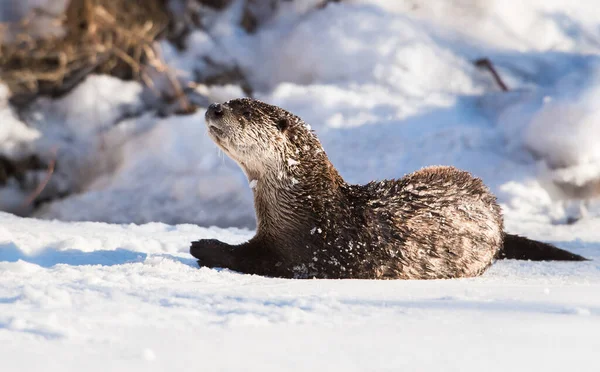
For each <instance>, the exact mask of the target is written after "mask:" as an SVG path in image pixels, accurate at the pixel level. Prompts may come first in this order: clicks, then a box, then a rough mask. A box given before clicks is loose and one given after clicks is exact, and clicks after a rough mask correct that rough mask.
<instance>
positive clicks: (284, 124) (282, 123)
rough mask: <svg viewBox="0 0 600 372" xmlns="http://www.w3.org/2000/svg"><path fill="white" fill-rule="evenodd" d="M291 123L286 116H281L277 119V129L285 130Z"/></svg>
mask: <svg viewBox="0 0 600 372" xmlns="http://www.w3.org/2000/svg"><path fill="white" fill-rule="evenodd" d="M289 125H290V122H289V121H288V119H286V118H280V119H279V120H277V129H279V130H280V131H281V132H283V131H285V130H286V129H287V127H288V126H289Z"/></svg>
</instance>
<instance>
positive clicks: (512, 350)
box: [0, 213, 600, 371]
mask: <svg viewBox="0 0 600 372" xmlns="http://www.w3.org/2000/svg"><path fill="white" fill-rule="evenodd" d="M0 226H2V227H0V273H1V274H0V278H1V282H2V286H0V344H2V345H3V346H2V348H0V355H1V356H2V360H3V364H4V365H5V366H7V367H8V370H15V369H17V366H18V369H19V370H24V371H26V370H34V369H36V368H39V367H41V366H44V369H45V370H47V371H54V370H56V371H59V370H60V371H65V370H80V369H81V368H82V367H84V366H85V368H86V369H89V370H91V371H95V370H102V369H106V367H107V366H108V365H110V366H111V368H112V369H113V370H128V371H136V370H145V371H147V370H157V371H158V370H164V369H165V368H169V369H183V368H185V367H189V366H190V365H195V366H197V367H198V368H202V369H203V370H240V369H245V370H246V369H248V368H249V369H251V370H257V369H260V370H269V371H271V370H273V371H275V370H282V369H283V370H290V371H294V370H299V371H300V370H306V369H307V368H315V367H317V368H318V369H324V368H327V369H329V368H331V369H334V370H341V369H344V370H350V371H363V370H365V369H367V370H397V369H399V368H402V367H406V368H408V369H419V370H438V369H439V366H441V365H443V366H444V369H445V370H450V371H454V370H457V371H458V370H461V371H464V370H481V369H482V368H484V369H486V370H490V371H501V370H506V369H519V370H521V369H532V368H535V369H538V368H539V369H540V370H547V371H561V370H565V369H567V368H569V369H571V368H572V369H577V370H581V371H592V370H595V368H594V365H595V363H596V357H595V355H596V350H597V349H598V346H600V342H599V341H598V337H597V334H598V332H599V331H600V320H599V317H600V296H598V293H600V292H599V291H600V266H599V265H598V262H599V261H598V259H600V254H599V253H600V246H599V244H598V243H597V242H598V241H599V239H598V238H599V236H598V234H599V233H598V232H597V230H596V231H594V232H593V233H591V231H593V230H592V229H590V227H591V226H581V227H579V228H581V230H582V231H586V234H582V235H580V236H582V239H581V240H579V241H575V242H563V239H567V240H571V236H573V235H574V234H578V233H579V231H578V229H577V228H576V227H575V226H561V227H560V228H554V229H547V228H546V227H545V226H538V227H537V231H538V233H537V234H534V235H538V234H539V235H540V236H545V237H548V239H549V240H551V241H555V242H557V243H558V244H559V245H561V246H564V247H566V248H569V249H571V250H573V251H574V252H576V253H580V254H585V255H587V256H588V257H590V258H593V259H594V261H590V262H584V263H531V262H516V261H513V262H508V261H506V262H499V263H497V264H495V265H494V266H493V267H492V269H491V270H489V271H488V272H486V273H485V274H484V275H483V276H482V277H480V278H476V279H465V280H438V281H363V280H355V281H352V280H347V281H336V280H331V281H327V280H303V281H302V280H281V279H271V278H263V277H258V276H251V275H242V274H238V273H234V272H230V271H227V270H211V269H207V268H202V269H198V268H197V267H196V264H195V261H194V260H193V259H192V258H191V257H190V256H189V254H187V247H188V244H189V242H190V241H191V240H193V239H197V238H219V239H223V240H225V241H227V242H229V243H239V242H241V241H243V240H244V239H247V238H249V237H251V235H252V232H251V231H248V230H236V229H219V228H210V229H207V228H202V227H198V226H195V225H177V226H172V225H165V224H161V223H152V224H145V225H109V224H105V223H94V222H72V223H66V222H58V221H43V220H35V219H24V218H19V217H15V216H12V215H9V214H4V213H0ZM528 230H529V231H536V228H528ZM32 350H35V351H34V352H35V355H39V356H40V357H39V358H32V357H31V356H32ZM231 353H234V355H233V356H232V355H231ZM50 355H51V356H52V357H51V358H46V357H43V356H50ZM107 363H108V364H107Z"/></svg>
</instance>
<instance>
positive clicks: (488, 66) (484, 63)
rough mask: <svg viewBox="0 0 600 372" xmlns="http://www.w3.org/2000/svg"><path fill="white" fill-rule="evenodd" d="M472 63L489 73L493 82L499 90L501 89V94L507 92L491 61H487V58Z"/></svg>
mask: <svg viewBox="0 0 600 372" xmlns="http://www.w3.org/2000/svg"><path fill="white" fill-rule="evenodd" d="M474 63H475V66H477V67H479V68H483V69H486V70H488V71H489V72H491V74H492V76H493V77H494V80H495V81H496V84H498V86H499V87H500V89H502V91H503V92H508V91H509V89H508V87H507V86H506V84H504V81H502V78H501V77H500V75H499V74H498V72H497V71H496V68H495V67H494V65H493V64H492V61H490V60H489V58H480V59H478V60H476V61H475V62H474Z"/></svg>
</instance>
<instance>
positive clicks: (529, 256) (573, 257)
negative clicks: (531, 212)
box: [497, 233, 588, 261]
mask: <svg viewBox="0 0 600 372" xmlns="http://www.w3.org/2000/svg"><path fill="white" fill-rule="evenodd" d="M497 257H498V258H499V259H514V260H531V261H588V259H587V258H585V257H582V256H580V255H577V254H575V253H571V252H568V251H565V250H563V249H560V248H557V247H555V246H553V245H552V244H547V243H542V242H538V241H536V240H531V239H527V238H524V237H522V236H518V235H512V234H506V233H505V234H504V245H503V247H502V248H501V249H500V251H499V252H498V256H497Z"/></svg>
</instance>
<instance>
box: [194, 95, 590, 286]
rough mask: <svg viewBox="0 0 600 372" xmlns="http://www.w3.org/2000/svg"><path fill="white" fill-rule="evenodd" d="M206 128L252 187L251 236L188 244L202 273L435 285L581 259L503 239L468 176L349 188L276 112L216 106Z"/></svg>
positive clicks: (247, 103)
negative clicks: (516, 265)
mask: <svg viewBox="0 0 600 372" xmlns="http://www.w3.org/2000/svg"><path fill="white" fill-rule="evenodd" d="M206 124H207V126H208V130H209V133H210V136H211V138H212V139H213V140H214V141H215V142H216V143H217V145H219V147H221V148H222V149H223V150H224V151H225V152H226V153H227V154H228V155H229V156H230V157H231V158H233V159H234V160H235V161H236V162H237V163H238V164H239V165H240V166H241V168H242V169H243V170H244V172H245V173H246V175H247V176H248V179H249V182H250V185H251V187H252V188H253V192H254V203H255V209H256V216H257V222H258V227H257V233H256V235H255V236H254V237H253V238H252V239H251V240H250V241H248V242H246V243H243V244H241V245H238V246H231V245H228V244H226V243H223V242H220V241H218V240H214V239H204V240H199V241H196V242H193V243H192V246H191V249H190V252H191V254H192V255H193V256H194V257H196V258H198V260H199V261H198V262H199V264H200V265H201V266H208V267H223V268H229V269H232V270H235V271H240V272H243V273H250V274H258V275H266V276H273V277H285V278H313V277H316V278H361V279H440V278H459V277H473V276H477V275H480V274H481V273H483V272H484V271H485V269H486V268H487V267H489V266H490V265H491V264H492V262H493V260H494V258H497V257H503V258H528V257H527V256H531V257H532V258H533V259H561V260H582V259H583V257H580V256H577V255H574V254H572V253H570V252H567V251H563V250H560V249H558V248H556V247H554V246H551V245H549V244H544V243H540V242H536V241H532V240H529V239H526V238H521V237H518V236H514V235H507V234H505V233H504V229H503V219H502V214H501V210H500V207H499V206H498V204H497V202H496V198H495V197H494V196H493V195H492V194H491V192H490V191H489V189H488V188H487V187H486V186H485V185H484V184H483V182H482V181H481V180H480V179H478V178H475V177H473V176H471V175H470V174H469V173H467V172H465V171H461V170H458V169H456V168H453V167H428V168H424V169H421V170H419V171H416V172H414V173H412V174H409V175H407V176H405V177H403V178H401V179H398V180H385V181H380V182H371V183H368V184H366V185H350V184H347V183H346V182H345V181H344V180H343V179H342V177H341V176H340V175H339V174H338V172H337V170H336V169H335V168H334V167H333V165H332V164H331V163H330V162H329V160H328V158H327V155H326V154H325V152H324V151H323V148H322V147H321V144H320V142H319V140H318V139H317V137H316V136H315V135H314V134H313V133H312V131H310V129H309V128H308V127H307V126H306V125H305V124H304V122H303V121H302V120H301V119H300V118H298V117H297V116H295V115H293V114H291V113H289V112H287V111H285V110H283V109H281V108H279V107H276V106H272V105H268V104H266V103H263V102H260V101H256V100H251V99H237V100H232V101H229V102H227V103H225V104H213V105H211V107H210V108H209V109H208V110H207V113H206ZM507 236H508V237H510V238H509V239H505V238H506V237H507ZM506 242H510V244H511V246H510V247H508V248H509V249H505V248H506V247H504V245H505V243H506ZM523 249H526V252H525V253H524V252H523ZM529 251H531V252H537V253H536V254H537V255H535V254H533V255H529V254H528V253H527V252H529ZM540 252H541V253H540Z"/></svg>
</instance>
